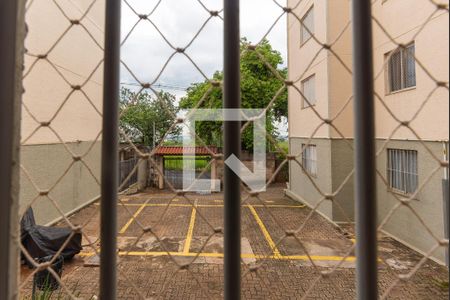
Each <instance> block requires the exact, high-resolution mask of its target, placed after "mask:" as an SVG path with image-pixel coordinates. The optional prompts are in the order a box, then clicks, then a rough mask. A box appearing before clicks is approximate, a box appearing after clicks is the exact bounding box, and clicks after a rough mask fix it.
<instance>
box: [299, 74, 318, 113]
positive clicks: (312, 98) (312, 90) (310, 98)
mask: <svg viewBox="0 0 450 300" xmlns="http://www.w3.org/2000/svg"><path fill="white" fill-rule="evenodd" d="M302 91H303V96H304V97H303V101H302V108H307V107H310V106H313V105H315V104H316V76H315V75H312V76H310V77H308V78H306V79H305V80H303V81H302Z"/></svg>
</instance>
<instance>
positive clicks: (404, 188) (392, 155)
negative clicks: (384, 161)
mask: <svg viewBox="0 0 450 300" xmlns="http://www.w3.org/2000/svg"><path fill="white" fill-rule="evenodd" d="M387 173H388V174H387V175H388V180H389V186H390V188H391V189H392V190H394V191H397V192H401V193H404V194H413V193H414V192H415V191H416V190H417V187H418V184H419V175H418V170H417V151H414V150H402V149H388V167H387Z"/></svg>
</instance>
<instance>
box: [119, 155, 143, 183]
mask: <svg viewBox="0 0 450 300" xmlns="http://www.w3.org/2000/svg"><path fill="white" fill-rule="evenodd" d="M138 162H139V159H137V158H132V159H128V160H124V161H121V162H120V163H119V182H121V183H122V186H121V187H122V189H127V188H129V187H130V186H131V185H133V184H135V183H137V182H138V174H137V172H133V170H134V168H135V167H136V166H137V164H138Z"/></svg>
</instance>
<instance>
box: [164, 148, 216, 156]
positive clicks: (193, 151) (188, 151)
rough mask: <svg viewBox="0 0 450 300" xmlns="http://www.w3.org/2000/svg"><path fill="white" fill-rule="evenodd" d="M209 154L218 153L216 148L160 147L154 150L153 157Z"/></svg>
mask: <svg viewBox="0 0 450 300" xmlns="http://www.w3.org/2000/svg"><path fill="white" fill-rule="evenodd" d="M211 153H213V154H217V153H219V151H218V148H217V147H216V146H208V148H206V147H201V146H198V147H183V146H161V147H159V148H158V149H156V152H155V155H183V154H184V155H205V156H210V155H211Z"/></svg>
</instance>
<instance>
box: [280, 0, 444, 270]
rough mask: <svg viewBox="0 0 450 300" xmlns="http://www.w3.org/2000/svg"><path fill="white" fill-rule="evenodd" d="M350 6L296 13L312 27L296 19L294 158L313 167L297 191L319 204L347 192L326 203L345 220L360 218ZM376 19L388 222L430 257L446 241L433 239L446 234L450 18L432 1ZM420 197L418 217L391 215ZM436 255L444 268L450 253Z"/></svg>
mask: <svg viewBox="0 0 450 300" xmlns="http://www.w3.org/2000/svg"><path fill="white" fill-rule="evenodd" d="M297 2H298V1H296V0H288V5H289V7H295V5H296V4H297ZM350 5H351V2H350V1H347V0H332V1H327V0H315V1H314V0H308V1H301V2H300V4H299V5H298V6H296V8H295V14H296V15H297V16H299V17H300V19H301V20H302V23H303V25H301V23H300V22H299V20H298V19H297V18H295V17H293V16H292V15H290V16H289V17H288V52H289V53H288V60H289V80H292V81H295V82H296V84H295V86H296V87H295V88H290V89H289V141H290V151H291V153H292V154H297V155H299V157H301V161H302V164H303V166H304V167H303V168H301V166H300V165H299V164H297V163H295V162H290V186H289V189H288V194H289V195H290V196H291V197H292V198H295V199H298V200H300V201H303V202H305V203H307V204H308V205H309V206H311V207H316V206H317V205H318V204H319V201H320V200H321V199H322V198H323V196H322V195H321V194H320V193H319V192H318V189H320V191H322V193H324V194H333V193H334V192H336V191H339V192H338V193H337V195H336V197H334V199H333V201H330V200H325V201H322V202H321V203H320V205H319V206H318V211H319V212H320V213H321V214H322V215H323V216H324V217H326V218H327V219H329V220H331V221H333V222H336V223H340V222H352V221H353V220H354V197H353V188H354V186H353V176H352V175H351V172H352V170H353V167H354V164H353V155H354V153H353V150H352V147H353V138H354V133H353V107H352V98H351V97H352V75H351V68H352V35H351V25H350V22H351V7H350ZM373 17H374V63H375V92H376V94H377V100H376V112H375V113H376V138H377V151H378V157H377V169H378V171H379V173H380V176H378V182H377V199H378V221H379V224H384V225H383V226H382V228H381V229H382V231H383V232H384V233H386V234H387V235H390V236H392V237H394V238H395V239H397V240H399V241H401V242H403V243H404V244H406V245H408V246H410V247H411V248H413V249H415V250H417V251H419V252H422V253H427V252H428V251H429V250H430V249H431V248H432V247H433V246H434V245H435V244H436V241H435V239H434V238H433V236H432V234H433V235H435V236H436V237H439V238H443V237H444V203H443V196H442V179H443V178H444V177H445V176H446V175H445V173H444V170H443V169H442V168H440V164H439V163H438V162H437V161H436V159H435V157H436V158H438V159H441V160H442V159H444V155H446V154H445V151H444V149H445V148H448V139H449V131H448V130H449V113H448V110H449V94H448V90H447V89H446V88H444V87H440V86H439V82H448V74H449V70H448V65H449V59H448V57H449V48H448V47H449V46H448V43H449V36H448V34H449V32H448V25H449V24H448V13H446V12H445V11H443V10H437V9H436V5H434V4H433V3H432V2H431V1H420V0H417V1H409V0H383V1H375V2H374V4H373ZM317 41H319V42H320V43H318V42H317ZM394 41H395V42H396V43H398V44H402V45H403V46H404V47H400V48H399V47H398V45H397V44H396V43H395V42H394ZM321 44H326V45H332V47H331V49H332V50H333V51H328V50H327V49H326V47H323V46H322V45H321ZM319 116H320V117H319ZM328 120H332V124H333V125H334V126H335V127H334V128H333V126H330V125H329V124H327V122H328ZM399 121H400V122H407V121H410V122H409V123H404V125H407V126H401V124H400V122H399ZM411 129H413V130H411ZM312 181H314V184H313V183H312ZM417 191H418V192H417ZM416 192H417V193H416ZM414 194H417V195H416V197H414V200H413V201H411V203H410V206H411V207H412V208H413V210H414V211H415V212H416V213H417V215H416V214H415V213H414V212H413V211H412V210H411V209H409V208H408V207H407V206H401V207H399V208H398V209H396V210H395V211H394V213H393V214H390V213H391V212H392V209H394V208H395V206H396V205H397V204H398V203H399V201H398V199H408V198H410V197H411V195H414ZM422 223H425V224H426V226H424V225H423V224H422ZM426 227H427V228H428V229H429V230H431V232H432V234H430V232H429V231H428V230H427V228H426ZM432 257H433V259H435V260H436V261H438V262H441V263H442V262H443V261H444V260H445V253H444V250H443V249H442V248H440V249H439V250H437V251H435V252H434V253H433V254H432Z"/></svg>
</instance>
